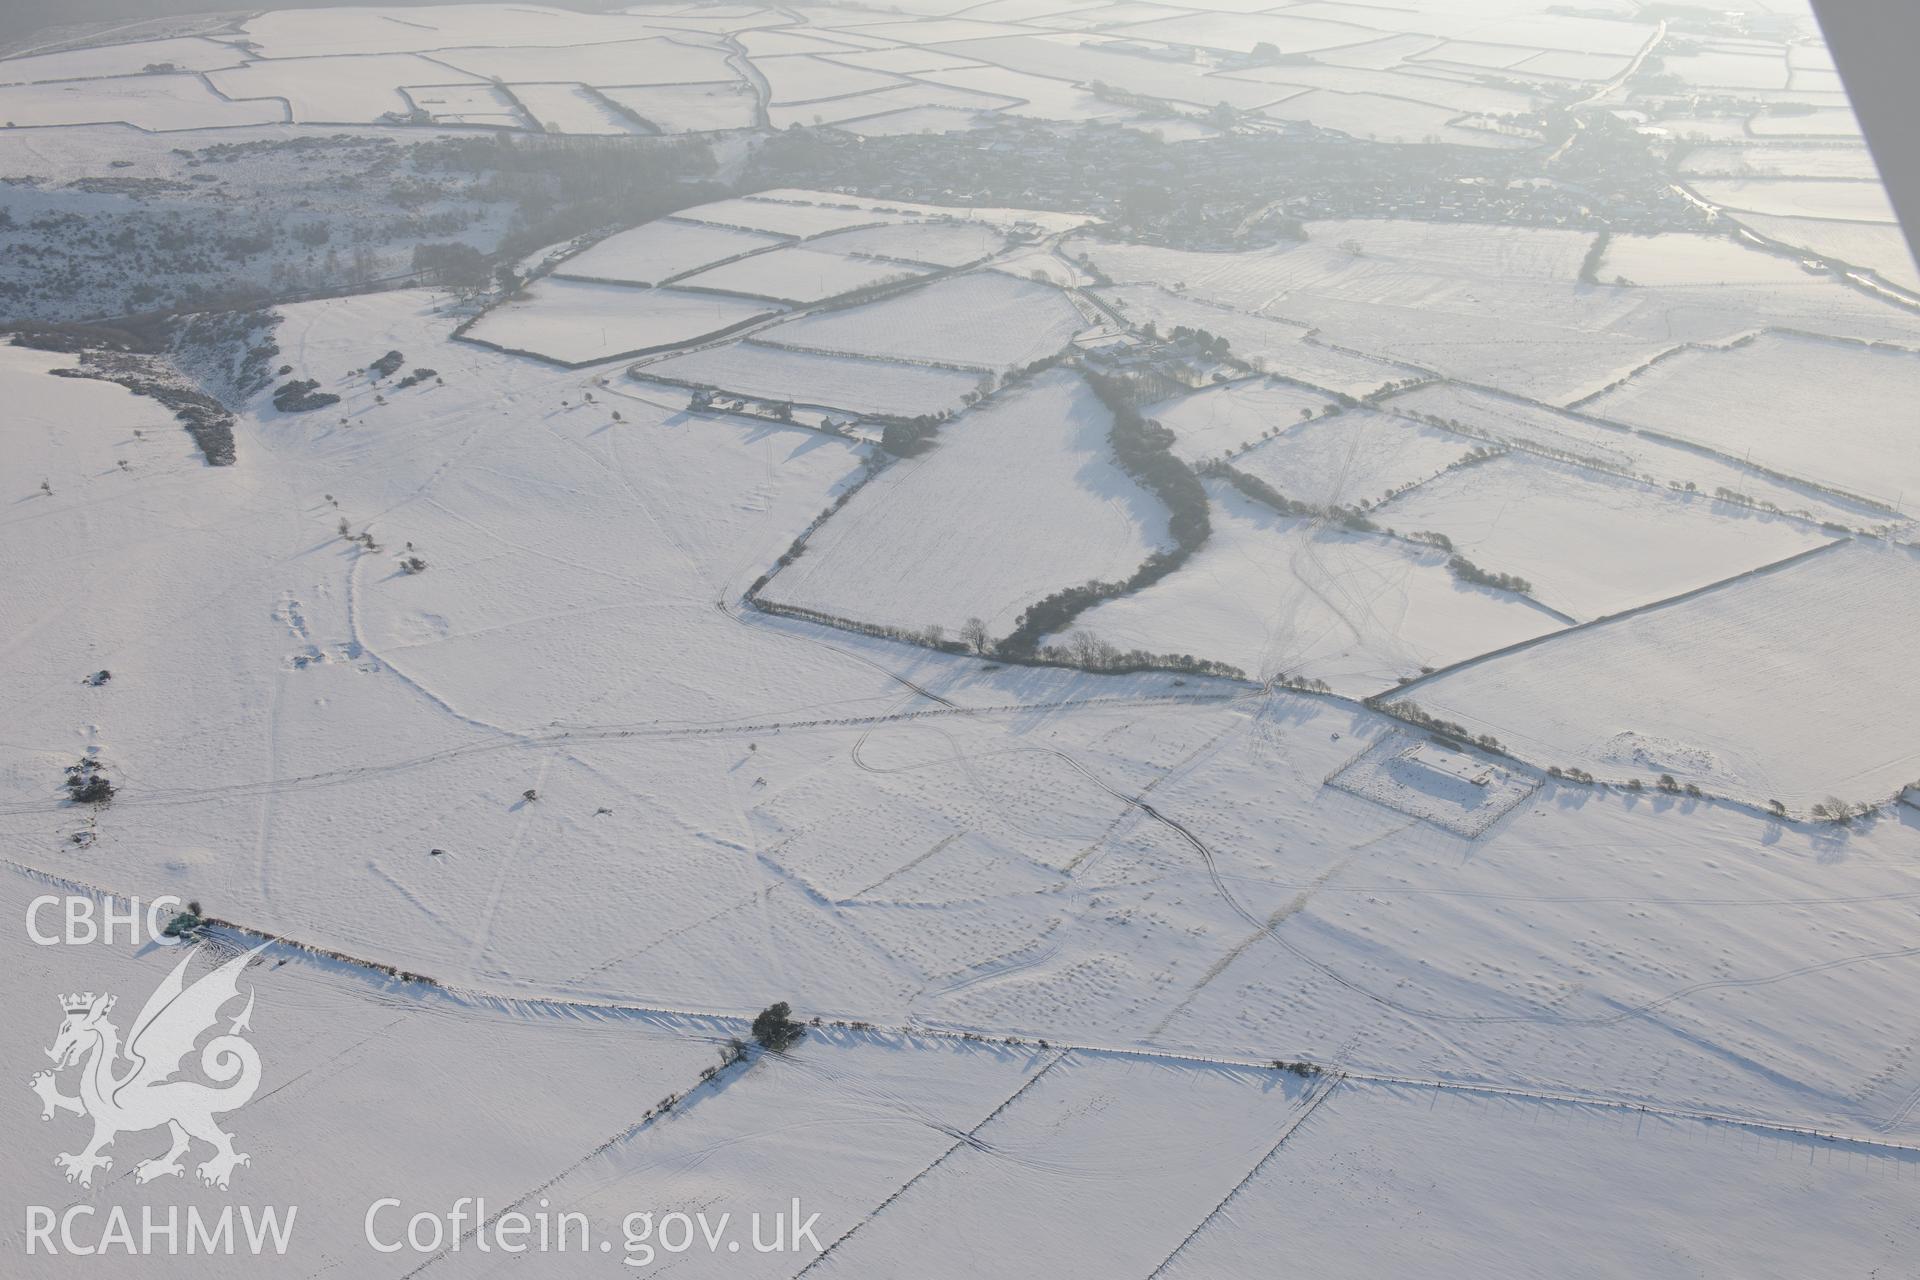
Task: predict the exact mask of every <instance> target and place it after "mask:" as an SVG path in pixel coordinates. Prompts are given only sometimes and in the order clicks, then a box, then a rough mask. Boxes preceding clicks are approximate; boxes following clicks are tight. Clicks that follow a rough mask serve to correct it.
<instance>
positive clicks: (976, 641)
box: [960, 617, 993, 655]
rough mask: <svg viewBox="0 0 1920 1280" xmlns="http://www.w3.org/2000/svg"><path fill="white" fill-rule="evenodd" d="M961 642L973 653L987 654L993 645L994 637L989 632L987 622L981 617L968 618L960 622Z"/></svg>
mask: <svg viewBox="0 0 1920 1280" xmlns="http://www.w3.org/2000/svg"><path fill="white" fill-rule="evenodd" d="M960 643H962V644H964V645H966V646H967V649H968V650H969V651H970V652H972V653H977V654H981V655H985V654H986V653H987V651H988V650H989V649H991V648H992V647H993V639H992V637H990V636H989V635H988V634H987V624H986V622H985V621H984V620H982V619H980V618H977V617H976V618H968V619H967V620H966V621H965V622H963V623H961V624H960Z"/></svg>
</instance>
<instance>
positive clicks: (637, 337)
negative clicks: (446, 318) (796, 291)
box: [467, 279, 780, 365]
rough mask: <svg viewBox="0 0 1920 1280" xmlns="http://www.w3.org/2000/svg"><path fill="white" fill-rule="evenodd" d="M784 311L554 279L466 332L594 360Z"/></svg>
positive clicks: (558, 356)
mask: <svg viewBox="0 0 1920 1280" xmlns="http://www.w3.org/2000/svg"><path fill="white" fill-rule="evenodd" d="M779 312H780V308H779V307H778V306H777V305H774V304H771V303H766V302H756V301H753V300H751V299H747V298H730V297H725V296H723V295H720V294H711V293H688V292H683V291H681V290H679V289H638V288H633V287H630V286H628V285H620V284H599V283H595V282H593V281H587V280H563V279H552V280H543V281H540V282H539V283H537V284H534V285H530V286H528V288H527V289H526V291H525V295H524V296H523V297H518V298H514V299H512V300H510V301H507V302H503V303H501V304H500V305H499V306H497V307H495V308H494V309H493V310H491V311H489V312H487V314H486V315H484V316H482V317H480V319H479V320H478V321H477V322H476V323H475V324H474V325H473V327H472V328H470V329H469V330H467V336H468V337H470V338H472V339H473V340H474V341H476V342H488V343H492V344H493V345H495V346H498V347H504V348H506V349H508V350H511V351H530V352H532V353H534V354H535V355H540V356H544V357H546V358H547V359H549V360H553V361H556V362H558V363H561V364H572V365H581V364H595V363H598V362H600V361H603V360H614V359H618V358H619V357H621V356H631V355H638V354H641V353H643V352H646V351H651V350H655V349H658V348H664V347H677V346H683V345H685V344H687V343H690V342H696V341H699V340H700V339H702V338H711V337H717V336H719V335H721V334H723V333H725V332H726V331H728V330H730V329H733V328H736V327H738V326H741V325H745V324H749V323H751V322H753V321H755V320H759V319H765V318H767V317H771V316H774V315H778V314H779Z"/></svg>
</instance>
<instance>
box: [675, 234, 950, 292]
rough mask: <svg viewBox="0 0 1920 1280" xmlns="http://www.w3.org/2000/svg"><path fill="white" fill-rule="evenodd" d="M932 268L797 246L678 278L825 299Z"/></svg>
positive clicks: (695, 285) (697, 285)
mask: <svg viewBox="0 0 1920 1280" xmlns="http://www.w3.org/2000/svg"><path fill="white" fill-rule="evenodd" d="M927 270H928V268H926V267H921V266H914V265H911V264H908V263H904V262H879V261H876V260H874V259H870V258H855V257H847V256H843V255H841V254H837V253H826V252H823V251H821V250H818V249H802V248H797V247H796V248H784V249H776V250H774V251H773V252H771V253H757V254H754V255H753V256H752V257H748V258H741V259H738V260H736V261H733V262H729V263H725V264H723V265H721V266H717V267H709V268H707V269H706V270H705V271H699V272H695V273H694V274H693V275H690V276H683V277H681V278H680V279H679V280H678V281H676V282H675V283H676V285H677V286H678V287H680V288H683V289H712V290H716V291H718V292H720V293H738V294H742V295H745V296H747V297H751V298H769V299H772V300H773V301H776V302H820V301H823V300H825V299H827V298H834V297H838V296H839V295H841V294H843V293H853V292H855V291H856V290H860V289H871V288H874V287H876V286H879V285H883V284H896V283H900V282H903V281H907V280H911V279H913V278H914V277H915V276H918V275H922V274H924V273H925V272H926V271H927Z"/></svg>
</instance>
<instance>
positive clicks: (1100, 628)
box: [1078, 483, 1561, 697]
mask: <svg viewBox="0 0 1920 1280" xmlns="http://www.w3.org/2000/svg"><path fill="white" fill-rule="evenodd" d="M1208 489H1209V493H1210V495H1211V497H1212V500H1213V504H1212V505H1213V526H1214V528H1213V536H1212V537H1211V538H1210V539H1208V541H1207V545H1206V546H1205V547H1203V548H1201V550H1200V552H1199V554H1197V555H1196V556H1195V557H1194V558H1193V559H1192V560H1191V561H1190V562H1189V563H1187V564H1186V565H1184V566H1183V567H1182V568H1180V569H1179V570H1178V571H1177V572H1175V573H1174V574H1173V575H1172V576H1170V577H1167V578H1164V579H1162V580H1161V581H1159V582H1156V583H1154V584H1153V585H1152V586H1150V587H1147V588H1146V589H1145V590H1142V591H1140V592H1138V593H1136V594H1134V595H1131V596H1126V597H1123V598H1121V599H1118V600H1113V601H1110V602H1108V603H1106V604H1102V605H1099V606H1097V607H1095V608H1093V609H1090V610H1088V611H1087V612H1086V613H1084V614H1082V615H1081V616H1080V618H1079V621H1078V625H1079V626H1081V627H1083V628H1085V629H1086V630H1088V631H1091V632H1093V633H1094V634H1095V635H1096V636H1099V637H1100V638H1101V639H1102V640H1106V641H1108V642H1109V643H1111V644H1116V645H1119V646H1120V647H1121V648H1123V649H1132V648H1141V649H1145V650H1147V651H1148V652H1150V653H1191V654H1194V655H1195V656H1197V657H1204V658H1213V659H1215V660H1217V661H1221V662H1226V663H1229V664H1230V665H1232V666H1236V667H1239V668H1240V669H1241V670H1243V671H1245V672H1247V673H1248V674H1249V675H1251V676H1256V677H1260V678H1267V677H1271V676H1280V675H1285V676H1304V677H1307V678H1310V679H1315V680H1324V681H1326V682H1327V683H1328V684H1330V685H1332V686H1333V687H1334V688H1335V689H1336V690H1337V691H1339V692H1341V693H1345V694H1349V695H1351V696H1354V697H1362V696H1366V695H1370V694H1375V693H1379V692H1382V691H1383V690H1387V689H1391V688H1392V687H1393V685H1394V682H1395V681H1396V680H1399V679H1402V678H1405V677H1411V676H1416V675H1418V674H1419V673H1420V672H1421V671H1422V670H1423V669H1426V668H1429V667H1442V666H1446V665H1448V664H1450V663H1454V662H1458V661H1460V660H1461V659H1462V658H1465V657H1470V656H1472V655H1474V654H1479V653H1485V652H1487V651H1488V650H1489V649H1497V648H1500V647H1502V646H1504V645H1508V644H1513V643H1515V642H1516V641H1520V640H1526V639H1530V638H1532V637H1533V636H1537V635H1541V634H1543V633H1545V632H1548V631H1553V630H1556V629H1558V628H1559V626H1560V625H1561V624H1560V622H1559V620H1558V619H1556V618H1554V617H1553V616H1552V615H1551V614H1549V613H1548V612H1547V611H1546V610H1544V609H1540V608H1538V607H1536V606H1534V605H1530V604H1528V603H1527V602H1525V601H1523V600H1520V599H1518V598H1517V597H1514V596H1512V595H1510V594H1506V593H1502V592H1494V591H1488V590H1485V589H1484V588H1480V587H1473V586H1468V585H1467V584H1465V583H1462V582H1459V581H1457V580H1455V578H1454V577H1453V575H1452V574H1450V573H1448V572H1447V569H1446V559H1447V558H1446V556H1445V555H1444V554H1442V553H1440V552H1438V551H1435V550H1433V549H1431V548H1422V547H1415V546H1412V545H1409V544H1407V543H1402V542H1397V541H1394V540H1390V539H1387V538H1382V537H1378V536H1376V535H1369V534H1356V533H1350V532H1347V531H1345V530H1342V529H1340V528H1338V527H1336V526H1331V525H1328V524H1326V523H1324V522H1322V521H1318V520H1307V519H1298V518H1290V517H1286V516H1281V515H1278V514H1276V513H1274V512H1272V511H1270V510H1268V509H1267V508H1265V507H1263V506H1261V505H1260V504H1259V503H1256V502H1254V501H1252V500H1251V499H1248V498H1245V497H1243V496H1241V495H1240V494H1239V493H1238V492H1236V491H1235V490H1233V489H1232V488H1229V487H1228V486H1226V485H1225V484H1223V483H1213V484H1210V485H1209V486H1208Z"/></svg>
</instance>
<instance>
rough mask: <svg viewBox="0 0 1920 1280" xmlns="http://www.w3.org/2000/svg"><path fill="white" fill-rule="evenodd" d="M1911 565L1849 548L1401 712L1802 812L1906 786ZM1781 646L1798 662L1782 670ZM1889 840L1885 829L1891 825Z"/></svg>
mask: <svg viewBox="0 0 1920 1280" xmlns="http://www.w3.org/2000/svg"><path fill="white" fill-rule="evenodd" d="M1916 575H1920V565H1917V564H1916V562H1915V560H1914V558H1913V555H1912V553H1911V552H1909V551H1906V550H1901V549H1890V548H1876V547H1870V546H1868V545H1865V544H1855V545H1851V546H1847V547H1844V548H1841V549H1839V550H1835V551H1830V552H1826V553H1824V554H1820V555H1816V556H1813V557H1811V558H1809V559H1806V560H1803V561H1800V562H1798V563H1796V564H1792V565H1788V566H1787V567H1785V568H1782V569H1779V570H1777V571H1775V572H1772V573H1764V574H1760V575H1757V576H1754V577H1751V578H1748V579H1745V580H1743V581H1740V582H1736V583H1733V584H1731V585H1728V586H1723V587H1718V588H1715V589H1714V590H1712V591H1709V592H1707V593H1706V594H1704V595H1700V596H1696V597H1694V598H1692V599H1688V600H1683V601H1680V602H1679V603H1676V604H1672V605H1669V606H1666V607H1663V608H1660V609H1657V610H1654V611H1652V612H1650V613H1646V614H1642V615H1639V616H1637V617H1634V618H1631V619H1627V620H1623V621H1617V622H1612V623H1607V624H1603V625H1601V626H1597V627H1592V628H1589V629H1587V630H1584V631H1581V632H1578V633H1576V634H1573V635H1568V636H1562V637H1558V638H1556V639H1554V640H1552V641H1549V642H1547V643H1545V644H1541V645H1536V646H1535V647H1533V648H1531V649H1527V650H1525V651H1524V652H1520V653H1516V654H1513V655H1511V656H1508V657H1499V658H1494V659H1492V660H1490V661H1488V662H1484V663H1481V664H1479V665H1475V666H1469V667H1466V668H1464V669H1462V670H1461V671H1459V672H1458V673H1455V674H1449V675H1446V676H1443V677H1442V678H1440V679H1438V680H1436V681H1435V682H1433V683H1432V684H1428V685H1423V686H1421V687H1420V688H1418V689H1417V690H1415V691H1413V692H1412V693H1410V694H1409V695H1408V696H1409V697H1412V698H1414V699H1415V700H1416V701H1418V703H1419V704H1420V705H1421V706H1422V707H1423V708H1425V709H1427V710H1428V711H1431V712H1434V713H1436V714H1439V715H1441V716H1444V717H1446V718H1448V719H1452V720H1458V721H1460V722H1461V723H1462V724H1465V725H1466V726H1467V727H1468V728H1469V729H1471V730H1473V731H1474V732H1476V733H1479V732H1490V733H1492V734H1493V735H1494V736H1495V737H1497V738H1499V739H1500V740H1501V741H1502V742H1504V743H1506V744H1508V746H1509V747H1510V748H1511V749H1512V750H1514V751H1515V752H1517V753H1518V754H1520V755H1521V756H1523V757H1524V758H1527V759H1533V760H1538V761H1539V762H1540V763H1542V764H1560V765H1571V766H1576V767H1580V768H1584V769H1587V770H1589V771H1590V772H1592V773H1594V774H1595V775H1596V776H1599V777H1605V778H1615V779H1620V780H1625V779H1627V778H1634V777H1637V778H1640V779H1641V780H1642V781H1643V782H1648V783H1650V782H1651V781H1652V780H1653V779H1654V777H1655V776H1656V775H1658V774H1661V773H1669V774H1672V775H1673V776H1674V777H1675V778H1677V779H1679V780H1680V781H1681V782H1683V783H1686V782H1693V783H1697V784H1699V785H1700V786H1703V787H1706V788H1709V789H1711V790H1713V791H1715V792H1719V793H1723V794H1728V793H1730V794H1735V795H1738V796H1740V797H1742V798H1745V799H1748V800H1750V801H1752V802H1753V803H1756V804H1764V803H1765V802H1767V801H1769V800H1779V801H1781V802H1783V803H1784V804H1786V805H1787V807H1788V808H1789V809H1790V810H1792V811H1794V812H1796V813H1804V812H1806V811H1807V810H1808V809H1810V808H1811V807H1812V805H1814V804H1815V803H1818V802H1820V801H1822V800H1824V799H1825V798H1826V797H1827V796H1828V795H1830V794H1838V795H1840V797H1841V798H1842V799H1843V800H1845V801H1847V802H1848V803H1857V802H1859V801H1861V800H1873V801H1878V800H1883V799H1885V798H1886V797H1887V796H1889V795H1892V794H1894V793H1896V792H1898V791H1899V789H1900V788H1901V787H1903V786H1905V785H1907V784H1908V783H1910V782H1912V781H1913V779H1914V778H1915V777H1920V747H1916V746H1915V744H1914V743H1913V742H1912V741H1911V740H1910V739H1908V737H1907V735H1906V734H1905V733H1904V732H1903V730H1902V728H1901V727H1899V726H1900V725H1901V724H1902V722H1904V721H1905V719H1906V718H1907V717H1908V716H1910V715H1912V714H1913V713H1914V710H1915V708H1914V706H1913V705H1912V704H1913V702H1914V694H1913V683H1912V681H1910V680H1907V679H1905V678H1904V676H1903V675H1902V668H1903V661H1904V659H1903V657H1902V654H1904V652H1905V651H1906V647H1907V639H1908V637H1910V636H1911V634H1912V629H1913V627H1914V625H1915V621H1916V619H1915V617H1914V605H1915V601H1916V600H1920V592H1916V590H1915V587H1916V583H1917V582H1920V577H1917V576H1916ZM1788 645H1792V646H1793V647H1794V648H1795V649H1796V650H1797V651H1798V652H1799V653H1802V654H1805V655H1807V659H1806V662H1805V665H1804V666H1801V665H1798V664H1796V665H1795V667H1794V668H1793V669H1787V668H1786V667H1784V666H1783V665H1782V663H1781V661H1780V658H1779V654H1780V653H1782V652H1783V651H1784V650H1785V648H1786V647H1787V646H1788ZM1892 821H1893V822H1894V823H1895V825H1899V824H1900V822H1901V820H1900V819H1898V818H1895V819H1892Z"/></svg>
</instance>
